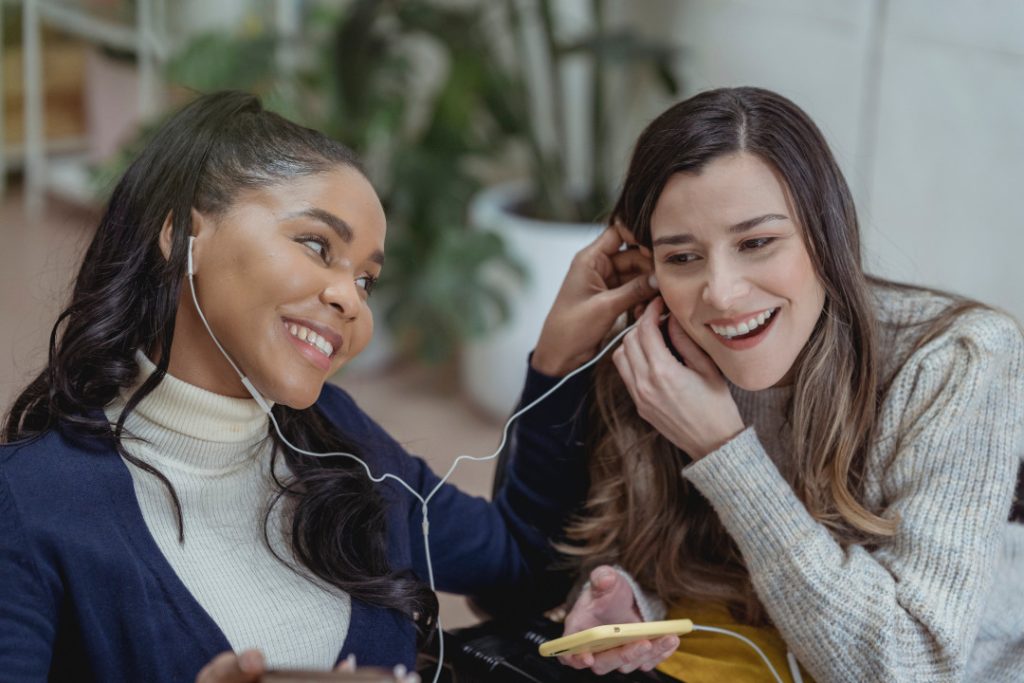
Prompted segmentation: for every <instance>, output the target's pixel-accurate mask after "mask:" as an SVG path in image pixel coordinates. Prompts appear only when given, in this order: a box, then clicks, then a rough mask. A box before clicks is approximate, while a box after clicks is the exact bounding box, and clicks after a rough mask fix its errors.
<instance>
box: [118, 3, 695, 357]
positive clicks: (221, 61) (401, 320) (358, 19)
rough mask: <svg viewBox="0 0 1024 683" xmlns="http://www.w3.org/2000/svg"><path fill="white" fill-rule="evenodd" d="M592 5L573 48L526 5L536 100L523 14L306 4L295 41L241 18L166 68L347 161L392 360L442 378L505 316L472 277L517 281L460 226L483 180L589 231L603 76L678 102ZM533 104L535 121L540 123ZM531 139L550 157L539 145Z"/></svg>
mask: <svg viewBox="0 0 1024 683" xmlns="http://www.w3.org/2000/svg"><path fill="white" fill-rule="evenodd" d="M605 5H606V0H591V5H590V8H591V15H592V17H593V22H592V27H593V30H591V31H589V32H588V33H587V34H585V35H582V36H581V35H576V36H575V37H574V38H573V39H572V40H559V38H558V35H559V32H558V30H557V27H556V25H555V24H556V19H555V16H554V10H553V7H552V3H551V2H547V1H545V0H539V1H538V2H536V3H534V4H533V5H530V8H531V10H532V16H534V17H536V18H537V20H538V21H536V22H534V24H533V25H532V28H533V29H534V30H535V31H536V32H537V33H539V36H537V37H538V39H539V40H540V43H539V44H540V45H542V46H543V48H544V49H543V52H544V55H543V56H544V60H543V61H542V62H541V64H540V68H541V69H542V70H544V71H546V73H545V74H543V76H544V80H545V82H547V83H549V84H551V89H550V90H548V91H547V92H546V93H543V94H542V93H538V91H537V86H536V82H531V80H530V78H529V76H528V74H527V73H526V67H525V66H524V59H523V53H524V51H525V50H528V49H530V48H529V43H528V42H525V41H524V40H522V39H521V38H522V37H523V35H524V33H525V32H526V31H528V30H530V28H531V27H530V26H526V25H524V24H528V23H529V22H528V21H524V12H523V8H524V7H525V6H526V4H525V3H524V2H521V1H520V0H506V1H505V2H503V3H497V2H493V3H488V2H457V3H456V2H443V3H442V2H437V1H430V0H352V1H351V2H346V3H333V2H332V3H309V4H306V5H304V9H303V13H302V20H301V26H300V29H299V30H298V31H297V32H295V33H294V34H293V35H282V34H279V33H277V32H275V29H274V27H273V25H272V24H271V23H270V22H269V21H268V20H267V16H269V15H270V14H271V13H270V12H266V11H264V12H253V13H252V14H251V16H250V17H249V18H248V19H246V21H244V22H243V23H242V24H241V25H240V26H239V27H238V28H237V30H235V31H233V32H231V33H225V32H223V31H218V32H209V33H200V34H198V35H196V36H195V37H194V38H192V39H191V40H189V41H188V42H187V43H186V44H185V45H184V46H183V48H182V49H181V50H180V51H178V52H177V53H176V54H175V55H174V56H173V57H172V59H171V60H170V61H169V63H168V68H167V80H168V82H169V83H171V84H173V85H177V86H180V87H183V88H185V89H187V90H191V91H196V92H209V91H213V90H218V89H224V88H237V89H243V90H247V91H250V92H255V93H258V94H260V95H261V96H262V98H263V101H264V104H265V106H267V107H268V108H269V109H272V110H274V111H277V112H279V113H281V114H283V115H285V116H287V117H289V118H291V119H294V120H296V121H298V122H300V123H303V124H304V125H307V126H310V127H313V128H317V129H320V130H323V131H325V132H326V133H327V134H329V135H331V136H332V137H334V138H336V139H338V140H340V141H342V142H344V143H345V144H347V145H348V146H350V147H351V148H352V149H353V150H355V151H356V153H357V154H358V155H359V156H360V157H361V158H362V159H363V160H364V163H365V164H366V167H367V171H368V174H369V176H370V180H371V181H372V182H373V184H374V186H375V187H376V188H377V190H378V192H379V193H380V195H381V199H382V201H383V203H384V207H385V211H386V212H387V216H388V224H389V234H388V258H387V260H388V263H387V268H386V269H385V271H384V276H383V278H382V279H381V283H380V286H379V288H378V289H377V290H376V293H375V296H374V302H373V303H374V308H375V310H376V311H377V315H378V316H381V315H383V321H384V323H385V324H386V326H387V328H388V329H389V330H390V331H391V333H392V335H393V337H394V339H395V342H396V345H397V349H398V351H399V353H401V354H405V355H413V356H416V357H418V358H420V359H422V360H425V361H428V362H443V361H447V360H448V359H450V358H451V357H452V355H453V353H454V352H455V351H456V350H457V349H458V347H459V344H460V342H461V341H462V340H464V339H466V338H469V337H473V336H476V335H480V334H482V333H484V332H485V331H487V329H488V327H489V326H491V325H495V324H497V325H500V324H501V323H502V322H503V321H504V320H505V319H506V318H507V316H508V301H507V300H506V295H505V294H504V293H503V292H502V291H501V290H500V289H499V288H497V287H495V286H494V285H493V284H490V283H491V282H493V279H491V278H486V277H482V276H481V274H482V272H483V270H484V269H485V268H496V267H497V268H501V269H504V270H505V271H507V272H508V273H510V274H511V275H512V276H513V278H516V279H519V280H520V281H522V280H523V279H525V278H528V271H527V268H526V267H525V265H524V264H523V263H520V262H518V261H517V260H516V259H515V258H513V257H512V256H511V255H510V254H509V253H508V251H507V249H506V248H505V246H504V244H503V243H502V240H501V239H500V237H499V236H498V235H496V234H494V233H492V232H488V231H483V230H474V229H471V228H470V227H469V226H468V225H467V221H466V210H467V206H468V205H469V203H470V201H471V199H472V197H473V196H474V195H475V194H476V193H477V192H478V191H479V190H481V189H482V187H483V186H484V185H485V184H486V179H487V178H489V177H495V176H497V177H501V176H502V175H506V176H507V175H508V172H507V170H503V167H506V166H516V167H517V168H525V169H526V173H527V175H528V178H529V180H530V182H531V185H532V190H533V191H532V198H533V199H532V201H531V202H529V205H526V206H523V207H520V208H521V211H522V212H523V213H524V214H526V215H530V216H533V217H539V218H543V219H547V220H561V221H567V222H587V221H593V220H596V219H597V218H598V217H599V216H600V215H601V214H602V213H603V212H605V211H607V210H608V209H609V208H610V207H609V205H610V202H611V192H612V190H613V187H612V185H613V183H614V179H613V178H612V177H611V175H610V173H609V171H608V169H607V167H606V164H605V163H604V161H605V153H604V150H605V147H606V139H607V137H608V135H609V126H610V125H612V122H611V121H610V120H609V117H608V115H607V113H606V107H605V100H606V97H607V81H608V78H609V73H610V71H611V68H612V67H622V66H628V67H630V68H634V67H637V66H640V67H642V68H646V69H650V70H651V71H652V72H653V73H654V74H656V75H657V76H658V78H659V80H660V82H661V83H662V84H663V85H664V86H665V89H666V90H667V91H669V92H672V93H675V92H677V91H678V88H679V87H678V83H677V82H676V80H675V78H674V76H673V75H672V70H671V68H670V64H671V63H672V60H673V59H674V57H675V50H674V48H673V47H672V46H670V45H666V44H659V43H655V42H652V41H650V40H646V39H644V38H642V37H641V36H639V35H636V34H635V33H632V32H630V31H628V30H621V29H620V30H614V31H610V30H608V28H607V27H606V21H605V14H606V8H605ZM534 44H536V42H535V43H534ZM580 56H585V57H587V58H589V59H590V60H591V63H592V65H593V69H592V81H593V87H592V88H591V89H590V94H591V97H590V100H589V101H588V103H587V108H588V109H589V116H591V117H592V120H591V121H590V122H589V124H590V125H589V130H590V135H589V137H588V138H587V144H588V145H590V146H591V148H592V153H593V158H594V163H593V164H592V177H591V179H590V182H589V183H588V186H587V187H584V188H582V189H580V188H575V189H571V188H570V187H569V186H568V182H567V173H566V155H567V150H566V149H565V140H566V139H567V138H568V135H567V131H566V127H567V126H569V125H572V124H571V122H568V121H567V120H566V119H565V116H564V111H563V110H562V107H563V103H564V101H565V98H566V97H567V95H566V93H565V92H564V84H563V69H562V61H563V60H565V59H571V58H579V57H580ZM534 81H536V79H534ZM538 98H540V99H541V100H543V104H544V105H545V106H546V107H547V111H546V112H543V113H542V114H541V115H540V116H538V114H537V110H538V108H537V106H536V105H537V104H538V102H537V99H538ZM531 100H532V101H531ZM545 116H546V118H547V120H546V121H545V120H544V118H545ZM157 123H158V122H153V123H152V124H150V125H148V126H146V129H145V130H144V131H143V134H142V136H141V137H140V138H139V139H137V140H136V141H135V142H133V143H131V144H130V145H128V146H126V147H125V149H124V150H123V151H122V153H121V154H120V155H119V156H118V158H117V159H115V160H113V161H111V162H110V163H109V164H107V165H106V166H105V167H104V168H103V169H102V170H101V172H100V173H99V174H98V183H99V184H100V185H103V186H107V187H109V186H110V184H111V181H112V180H113V179H115V178H116V177H117V176H118V175H119V174H120V172H121V171H122V170H123V168H124V167H125V165H126V163H127V161H128V160H129V159H130V158H131V157H132V155H133V154H134V153H136V152H137V151H138V150H139V148H140V147H141V145H142V144H144V140H145V135H146V132H148V131H152V130H153V128H155V126H156V124H157ZM544 125H547V126H549V128H550V129H553V131H554V136H553V139H554V141H555V144H545V143H544V142H543V139H544V136H543V135H542V133H541V131H539V130H538V127H539V126H544ZM548 139H549V140H550V139H552V136H550V135H549V136H548ZM517 154H518V157H517V156H516V155H517ZM520 175H521V174H520ZM495 312H497V316H495ZM379 322H380V320H378V323H379Z"/></svg>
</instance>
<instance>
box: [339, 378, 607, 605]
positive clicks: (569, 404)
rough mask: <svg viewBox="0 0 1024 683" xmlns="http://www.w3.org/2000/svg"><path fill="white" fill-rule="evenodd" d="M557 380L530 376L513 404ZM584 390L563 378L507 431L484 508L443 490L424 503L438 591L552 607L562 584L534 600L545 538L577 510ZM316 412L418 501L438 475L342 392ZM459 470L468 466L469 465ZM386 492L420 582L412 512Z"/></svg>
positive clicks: (582, 478) (407, 500) (403, 499)
mask: <svg viewBox="0 0 1024 683" xmlns="http://www.w3.org/2000/svg"><path fill="white" fill-rule="evenodd" d="M557 381H558V380H557V379H555V378H550V377H545V376H544V375H541V374H539V373H536V372H534V371H532V370H531V371H530V373H529V375H528V377H527V381H526V386H525V389H524V392H523V398H522V402H521V405H526V404H527V403H529V402H531V401H533V400H534V399H535V398H537V397H538V396H540V395H541V394H542V393H543V392H544V391H546V390H547V389H548V388H550V387H552V386H554V385H555V384H556V383H557ZM587 385H588V380H587V378H586V377H584V376H579V377H575V378H573V380H571V381H570V382H569V383H567V384H566V385H565V386H563V387H561V388H560V389H559V390H558V391H557V392H555V393H554V394H552V395H551V396H550V397H548V398H547V399H545V400H544V401H543V402H541V403H540V404H539V405H537V406H536V407H535V408H534V409H533V410H532V411H530V412H529V413H527V414H525V415H524V416H523V417H522V418H520V420H519V421H518V423H516V424H514V425H513V428H512V430H511V433H510V459H509V463H508V473H507V476H506V479H505V484H504V486H503V487H502V488H501V490H500V491H499V492H498V495H497V497H496V499H495V501H494V502H493V503H491V502H488V501H486V500H484V499H483V498H478V497H473V496H469V495H467V494H465V493H462V492H461V491H459V490H458V489H457V488H455V487H454V486H452V485H449V484H446V485H445V486H443V487H442V488H441V489H440V490H439V491H438V492H437V494H436V495H435V496H434V498H433V499H432V500H431V502H430V507H429V510H428V514H429V520H430V550H431V557H432V566H433V570H434V577H435V583H436V585H437V588H438V589H439V590H443V591H448V592H453V593H463V594H471V595H481V594H488V595H490V594H500V595H502V596H505V595H508V596H512V595H517V596H518V597H517V598H516V599H517V601H518V600H523V598H526V597H528V598H531V601H532V599H533V598H537V599H539V600H541V601H542V602H550V603H552V604H553V603H554V602H555V601H557V600H558V599H561V597H563V596H564V592H565V590H566V589H567V587H568V581H565V582H563V583H564V587H562V588H561V594H559V595H558V596H557V597H556V596H555V595H554V593H555V592H557V591H553V590H550V589H549V590H548V592H549V593H550V596H549V595H548V594H545V595H544V596H538V591H539V590H540V589H541V587H540V583H541V579H542V577H545V576H546V575H548V573H549V572H548V570H549V569H550V568H551V565H552V563H553V562H554V561H555V559H556V553H555V551H554V548H553V547H552V541H553V540H557V539H558V538H559V537H560V536H561V534H562V529H563V528H564V526H565V522H566V521H567V518H568V516H569V515H570V514H571V513H573V512H575V511H576V510H578V508H579V506H580V505H581V504H582V502H583V498H584V496H585V494H586V490H587V482H586V462H585V460H584V458H583V454H582V446H581V444H580V434H581V433H582V431H581V430H582V425H581V423H580V416H581V412H582V410H581V405H582V403H583V397H584V394H585V391H586V387H587ZM338 399H341V400H338ZM325 407H327V408H328V409H329V410H330V412H331V413H333V414H334V415H335V418H337V416H340V415H344V416H345V417H344V418H342V419H340V420H338V424H339V426H340V427H341V428H342V429H344V430H346V432H347V433H348V434H349V435H350V436H351V437H353V438H355V439H356V440H357V442H359V443H363V444H372V450H373V452H374V453H375V457H374V459H375V460H376V462H377V465H378V466H385V467H387V468H388V469H389V470H390V471H392V472H394V473H396V474H399V473H400V474H401V476H402V478H403V479H404V480H405V481H406V482H408V483H409V484H410V485H411V486H412V487H413V488H415V489H416V490H417V491H418V492H419V493H420V494H421V495H423V496H426V495H427V494H428V493H429V492H430V491H431V490H432V489H433V488H434V487H435V486H436V485H437V483H438V481H439V477H438V476H437V475H436V474H435V473H433V472H432V471H431V470H430V469H429V467H428V466H427V465H426V464H425V463H424V462H423V461H422V460H420V459H419V458H415V457H412V456H409V455H408V454H407V453H406V452H405V451H404V449H403V448H402V447H401V446H400V445H399V444H398V443H397V442H395V441H394V440H393V439H391V437H389V436H388V435H387V434H386V433H385V432H384V430H383V429H381V428H380V427H379V426H378V425H376V424H375V423H374V422H373V421H372V420H371V419H370V418H369V417H368V416H366V415H365V413H362V411H360V410H359V409H358V408H357V407H356V406H355V405H354V404H353V403H352V401H351V399H350V398H348V397H347V396H346V395H344V394H341V392H338V395H337V396H332V397H328V405H326V406H325ZM462 466H466V467H473V466H474V463H472V462H466V463H464V464H463V465H462ZM375 469H376V468H375ZM378 474H379V473H378ZM386 487H387V490H388V494H387V496H388V498H390V499H391V500H392V501H394V504H395V506H396V507H398V508H400V509H404V510H406V511H407V513H406V514H407V517H406V521H407V533H408V537H407V538H408V544H409V550H410V552H411V555H410V556H409V560H410V562H411V565H412V567H413V569H414V571H415V572H416V574H417V575H418V576H419V577H420V578H421V579H423V580H424V581H425V580H426V579H427V576H428V574H427V567H426V562H425V556H424V552H423V536H422V532H421V522H422V515H421V506H420V504H419V502H417V501H416V500H415V499H414V498H413V497H412V496H411V495H410V494H409V493H408V492H407V491H405V490H404V489H402V488H401V487H399V486H398V485H396V484H394V483H393V482H389V483H388V484H386ZM545 583H546V580H545Z"/></svg>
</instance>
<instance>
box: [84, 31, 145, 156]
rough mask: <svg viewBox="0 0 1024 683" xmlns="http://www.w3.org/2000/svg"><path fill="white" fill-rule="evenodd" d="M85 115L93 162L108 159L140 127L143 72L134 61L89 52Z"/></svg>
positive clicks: (99, 52) (95, 49) (101, 52)
mask: <svg viewBox="0 0 1024 683" xmlns="http://www.w3.org/2000/svg"><path fill="white" fill-rule="evenodd" d="M85 78H86V88H85V94H86V101H85V114H86V125H87V130H88V138H89V161H91V162H94V163H98V162H102V161H106V160H107V159H109V158H110V157H111V156H113V155H114V154H116V153H117V151H118V150H119V149H120V148H121V146H122V145H123V144H124V143H125V142H127V141H128V140H130V139H131V137H132V136H133V135H134V134H135V131H136V130H138V126H139V123H140V120H139V118H140V117H139V104H138V102H139V74H138V69H137V68H136V64H135V61H134V60H129V59H121V58H117V57H111V56H110V55H108V54H105V53H104V52H103V51H102V50H100V49H97V48H92V49H90V50H89V51H88V55H87V57H86V66H85Z"/></svg>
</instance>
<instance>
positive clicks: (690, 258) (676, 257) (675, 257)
mask: <svg viewBox="0 0 1024 683" xmlns="http://www.w3.org/2000/svg"><path fill="white" fill-rule="evenodd" d="M698 258H700V257H699V256H697V254H694V253H690V252H687V253H685V254H672V255H671V256H669V257H667V258H666V259H665V263H675V264H678V265H686V264H687V263H692V262H694V261H696V260H697V259H698Z"/></svg>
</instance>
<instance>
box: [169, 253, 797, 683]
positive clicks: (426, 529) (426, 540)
mask: <svg viewBox="0 0 1024 683" xmlns="http://www.w3.org/2000/svg"><path fill="white" fill-rule="evenodd" d="M194 241H195V237H189V243H188V285H189V289H190V290H191V292H192V303H193V304H194V305H195V307H196V312H197V313H198V314H199V319H200V320H202V322H203V326H204V327H205V328H206V331H207V332H208V333H209V335H210V338H211V339H213V343H214V344H216V345H217V348H218V349H220V352H221V354H223V355H224V357H225V358H226V359H227V361H228V363H230V364H231V367H232V368H234V370H235V372H236V373H238V376H239V378H240V379H241V381H242V385H243V386H245V388H246V391H248V392H249V393H250V394H251V395H252V397H253V399H254V400H255V401H256V403H257V404H259V406H260V408H262V409H263V411H264V412H265V413H266V414H267V416H268V417H269V418H270V422H271V424H273V425H274V431H276V432H277V436H278V437H279V438H280V439H281V441H282V442H283V443H284V444H285V445H286V446H288V447H289V448H291V449H292V450H293V451H295V452H296V453H301V454H302V455H307V456H310V457H314V458H327V457H335V456H337V457H343V458H350V459H352V460H355V461H356V462H357V463H359V464H360V465H362V467H363V469H364V470H365V471H366V476H367V477H368V478H369V479H370V481H372V482H374V483H378V484H379V483H381V482H383V481H384V480H386V479H391V480H393V481H396V482H398V484H400V485H401V486H402V487H403V488H405V489H406V490H407V491H408V492H409V493H410V494H412V496H413V498H415V499H416V500H417V501H419V503H420V505H421V507H422V512H423V524H422V530H423V549H424V555H425V559H426V564H427V578H428V580H429V585H430V590H432V591H434V592H435V593H436V592H437V587H436V585H435V584H434V565H433V561H432V560H431V555H430V520H429V517H428V510H427V508H428V504H429V503H430V501H431V499H432V498H433V497H434V495H435V494H436V493H437V492H438V491H440V490H441V488H442V487H443V486H444V484H445V483H446V482H447V481H448V479H449V478H450V477H451V476H452V474H453V473H454V472H455V468H456V467H458V465H459V463H460V462H462V461H464V460H473V461H476V462H484V461H486V460H493V459H494V458H496V457H498V455H499V454H500V453H501V451H502V449H503V448H504V447H505V443H506V442H507V441H508V430H509V427H511V425H512V423H513V422H514V421H515V420H517V419H518V418H519V417H520V416H521V415H523V414H524V413H526V412H527V411H529V410H532V409H533V408H534V407H535V406H537V405H538V404H539V403H540V402H541V401H543V400H544V399H546V398H547V397H549V396H550V395H551V394H553V393H555V391H557V390H558V389H559V388H561V387H562V386H563V385H564V384H565V383H566V382H568V381H569V380H570V379H572V378H573V377H575V376H576V375H578V374H580V373H581V372H583V371H584V370H586V369H587V368H589V367H590V366H592V365H594V364H595V363H597V362H598V361H599V360H601V358H602V357H604V355H605V354H606V353H608V351H609V350H611V349H612V348H614V347H615V345H616V344H618V343H619V341H620V340H621V339H622V338H623V337H624V336H625V335H626V334H627V333H628V332H629V331H630V330H632V329H633V328H634V327H636V325H637V323H636V322H634V323H633V324H631V325H629V326H627V327H626V328H625V329H623V330H622V331H621V332H619V333H618V334H617V335H615V337H614V338H612V340H611V341H610V342H608V344H607V345H605V347H604V348H603V349H601V351H600V352H598V354H597V355H596V356H594V357H593V358H591V359H590V360H589V361H587V362H586V363H584V364H583V365H581V366H580V367H578V368H576V369H575V370H573V371H572V372H570V373H569V374H567V375H566V376H565V377H563V378H562V379H560V380H559V381H558V382H557V383H556V384H555V385H554V386H553V387H551V388H550V389H548V390H547V391H545V392H544V393H543V394H541V395H540V396H539V397H537V398H535V399H534V400H533V401H531V402H530V403H529V404H528V405H526V406H524V407H523V408H520V409H519V410H517V411H516V412H515V413H513V414H512V416H511V417H509V418H508V420H507V421H506V422H505V427H504V428H503V429H502V432H501V443H500V444H498V448H497V449H496V450H495V451H494V452H493V453H491V454H490V455H483V456H479V455H459V456H458V457H456V458H455V460H454V461H453V462H452V464H451V466H450V467H449V468H448V472H447V473H445V475H444V476H443V477H442V478H441V480H440V481H439V482H438V483H437V484H436V485H435V486H434V488H432V489H431V490H430V492H429V493H428V494H427V495H426V496H425V497H424V496H421V495H420V493H419V492H418V491H417V490H416V489H414V488H413V487H412V486H410V485H409V484H408V483H407V482H406V481H405V480H404V479H402V478H401V477H399V476H396V475H394V474H391V473H390V472H385V473H384V474H382V475H380V476H374V474H373V472H372V471H371V470H370V466H369V465H368V464H367V463H366V462H365V461H363V460H362V458H360V457H358V456H356V455H354V454H352V453H344V452H341V451H338V452H332V453H313V452H311V451H307V450H304V449H302V448H299V447H298V446H295V445H293V444H292V443H291V442H290V441H288V439H286V438H285V436H284V434H282V433H281V427H280V426H279V425H278V424H277V420H276V419H275V418H274V413H273V412H272V410H271V407H270V404H269V403H267V401H266V399H265V398H263V395H262V394H260V392H259V391H258V390H257V389H256V387H255V386H254V385H253V384H252V382H250V381H249V378H248V377H246V376H245V374H244V373H243V372H242V371H241V370H240V369H239V367H238V366H237V365H236V364H235V362H234V361H233V360H232V359H231V356H229V355H228V352H227V351H225V350H224V347H223V346H221V345H220V342H219V341H218V340H217V336H216V335H215V334H214V333H213V330H212V329H211V328H210V323H208V322H207V320H206V316H205V315H203V310H202V309H201V308H200V307H199V299H198V297H197V296H196V288H195V283H194V281H193V279H194V277H195V263H194V261H193V260H192V245H193V243H194ZM693 629H694V630H695V631H711V632H715V633H723V634H725V635H729V636H732V637H734V638H738V639H740V640H742V641H743V642H745V643H746V644H747V645H749V646H750V647H752V648H753V649H754V650H755V651H756V652H757V654H758V655H760V656H761V659H763V660H764V663H765V665H766V666H767V667H768V668H769V669H770V670H771V672H772V675H773V676H774V677H775V680H776V681H778V683H782V679H781V678H780V677H779V674H778V673H777V672H776V671H775V667H774V666H772V663H771V662H770V661H769V660H768V657H766V656H765V654H764V653H763V652H762V651H761V649H760V648H759V647H758V646H757V645H756V644H755V643H754V642H752V641H751V640H749V639H748V638H745V637H744V636H742V635H739V634H737V633H733V632H731V631H728V630H726V629H720V628H715V627H713V626H697V625H694V627H693ZM437 638H438V660H437V672H436V673H435V674H434V679H433V683H437V681H438V679H439V678H440V677H441V670H442V668H443V666H444V631H443V629H442V626H441V617H440V615H438V618H437ZM791 666H792V665H791Z"/></svg>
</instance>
